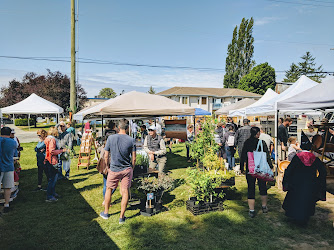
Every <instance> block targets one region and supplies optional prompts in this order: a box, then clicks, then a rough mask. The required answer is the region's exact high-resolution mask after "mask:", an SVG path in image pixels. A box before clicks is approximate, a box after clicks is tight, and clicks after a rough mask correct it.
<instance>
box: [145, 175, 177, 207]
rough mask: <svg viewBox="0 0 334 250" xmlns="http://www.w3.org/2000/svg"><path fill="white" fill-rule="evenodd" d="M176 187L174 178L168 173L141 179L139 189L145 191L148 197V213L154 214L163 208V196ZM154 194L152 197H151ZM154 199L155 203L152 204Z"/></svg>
mask: <svg viewBox="0 0 334 250" xmlns="http://www.w3.org/2000/svg"><path fill="white" fill-rule="evenodd" d="M173 188H174V179H173V178H172V177H170V175H169V174H167V175H160V176H159V177H158V178H156V177H145V178H142V179H141V180H140V181H139V185H138V189H140V190H142V191H144V193H145V195H146V197H147V199H146V213H148V214H153V213H154V208H155V212H159V211H161V209H162V197H163V195H164V194H165V193H166V192H169V191H171V190H172V189H173ZM151 196H152V197H151ZM152 200H153V204H152Z"/></svg>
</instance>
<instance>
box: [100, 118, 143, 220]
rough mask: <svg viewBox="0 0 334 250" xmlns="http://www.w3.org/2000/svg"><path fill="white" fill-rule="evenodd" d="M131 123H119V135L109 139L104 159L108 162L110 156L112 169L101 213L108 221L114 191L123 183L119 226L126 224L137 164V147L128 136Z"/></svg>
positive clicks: (123, 121)
mask: <svg viewBox="0 0 334 250" xmlns="http://www.w3.org/2000/svg"><path fill="white" fill-rule="evenodd" d="M128 130H129V122H128V121H127V120H121V121H120V122H119V133H118V134H116V135H111V136H109V137H108V140H107V143H106V146H105V148H104V149H105V153H104V158H105V161H106V162H108V159H109V155H110V162H109V164H108V165H110V168H109V169H108V178H107V190H106V194H105V200H104V211H103V212H101V213H100V216H101V217H102V218H103V219H108V217H109V215H108V211H109V206H110V201H111V195H112V190H114V189H116V188H117V186H118V183H119V182H120V181H121V195H122V202H121V212H120V218H119V224H123V223H124V222H125V216H124V213H125V210H126V207H127V204H128V201H129V189H130V187H131V181H132V176H133V168H134V167H135V163H136V145H135V142H134V140H133V138H131V137H130V136H128V135H127V132H128Z"/></svg>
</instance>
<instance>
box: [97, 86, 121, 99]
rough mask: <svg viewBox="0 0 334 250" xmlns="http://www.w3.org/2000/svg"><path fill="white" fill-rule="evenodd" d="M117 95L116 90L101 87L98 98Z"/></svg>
mask: <svg viewBox="0 0 334 250" xmlns="http://www.w3.org/2000/svg"><path fill="white" fill-rule="evenodd" d="M116 96H117V94H116V92H115V91H114V90H113V89H112V88H103V89H101V90H100V93H99V95H98V97H100V98H108V99H110V98H115V97H116Z"/></svg>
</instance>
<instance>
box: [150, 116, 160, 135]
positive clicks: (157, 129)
mask: <svg viewBox="0 0 334 250" xmlns="http://www.w3.org/2000/svg"><path fill="white" fill-rule="evenodd" d="M152 125H154V124H152ZM155 128H156V131H157V134H158V135H161V133H162V128H161V125H160V123H159V118H157V119H156V123H155Z"/></svg>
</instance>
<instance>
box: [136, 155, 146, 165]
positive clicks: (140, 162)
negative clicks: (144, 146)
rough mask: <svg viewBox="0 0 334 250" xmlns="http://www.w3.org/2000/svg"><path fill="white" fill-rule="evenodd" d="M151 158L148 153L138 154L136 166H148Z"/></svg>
mask: <svg viewBox="0 0 334 250" xmlns="http://www.w3.org/2000/svg"><path fill="white" fill-rule="evenodd" d="M148 165H149V159H148V156H147V155H141V154H137V156H136V166H144V167H148Z"/></svg>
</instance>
